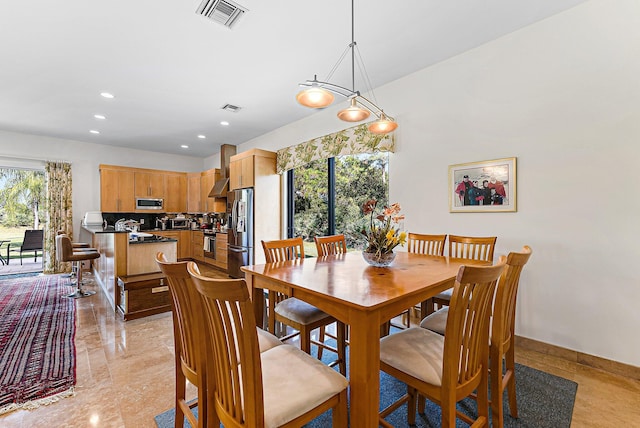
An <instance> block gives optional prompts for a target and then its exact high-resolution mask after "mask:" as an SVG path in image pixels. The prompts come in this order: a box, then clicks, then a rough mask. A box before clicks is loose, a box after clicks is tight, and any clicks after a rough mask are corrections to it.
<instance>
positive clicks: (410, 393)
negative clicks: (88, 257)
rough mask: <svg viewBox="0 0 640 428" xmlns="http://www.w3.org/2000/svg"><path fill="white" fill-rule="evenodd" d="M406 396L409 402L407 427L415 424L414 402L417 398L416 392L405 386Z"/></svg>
mask: <svg viewBox="0 0 640 428" xmlns="http://www.w3.org/2000/svg"><path fill="white" fill-rule="evenodd" d="M407 395H408V396H409V401H408V402H407V423H408V424H409V425H415V424H416V401H417V398H418V391H417V390H416V389H415V388H411V387H410V386H407Z"/></svg>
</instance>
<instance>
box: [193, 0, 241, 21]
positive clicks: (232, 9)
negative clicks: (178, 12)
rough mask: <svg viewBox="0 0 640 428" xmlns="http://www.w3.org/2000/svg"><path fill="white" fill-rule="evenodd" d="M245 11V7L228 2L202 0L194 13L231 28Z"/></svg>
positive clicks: (222, 0) (228, 0)
mask: <svg viewBox="0 0 640 428" xmlns="http://www.w3.org/2000/svg"><path fill="white" fill-rule="evenodd" d="M246 11H247V8H246V7H243V6H240V5H239V4H237V3H234V2H232V1H230V0H202V3H200V6H198V9H196V13H198V14H200V15H202V16H205V17H207V18H209V19H210V20H212V21H215V22H218V23H220V24H222V25H224V26H225V27H229V28H231V27H233V25H234V24H235V23H236V22H238V19H239V18H240V17H241V16H242V15H243V14H244V13H245V12H246Z"/></svg>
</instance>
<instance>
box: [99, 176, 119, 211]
mask: <svg viewBox="0 0 640 428" xmlns="http://www.w3.org/2000/svg"><path fill="white" fill-rule="evenodd" d="M100 210H101V211H102V212H107V213H108V212H117V211H118V171H116V170H113V169H101V170H100Z"/></svg>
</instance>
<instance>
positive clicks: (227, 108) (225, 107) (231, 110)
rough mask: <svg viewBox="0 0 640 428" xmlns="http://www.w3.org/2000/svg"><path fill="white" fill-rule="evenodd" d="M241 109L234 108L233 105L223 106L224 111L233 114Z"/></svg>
mask: <svg viewBox="0 0 640 428" xmlns="http://www.w3.org/2000/svg"><path fill="white" fill-rule="evenodd" d="M240 108H241V107H238V106H234V105H233V104H225V105H223V106H222V110H226V111H230V112H231V113H235V112H237V111H238V110H240Z"/></svg>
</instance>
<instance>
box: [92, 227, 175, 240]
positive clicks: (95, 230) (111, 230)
mask: <svg viewBox="0 0 640 428" xmlns="http://www.w3.org/2000/svg"><path fill="white" fill-rule="evenodd" d="M82 228H83V229H84V230H86V231H88V232H91V233H93V234H98V233H129V231H127V230H115V228H114V227H113V226H107V227H106V228H105V227H102V226H85V225H83V226H82ZM159 231H160V230H159V229H158V230H156V232H159ZM141 232H144V233H152V232H154V231H152V230H149V231H141ZM157 242H178V240H177V239H173V238H168V237H166V236H157V235H153V236H150V237H138V239H133V240H132V239H129V244H150V243H157Z"/></svg>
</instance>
